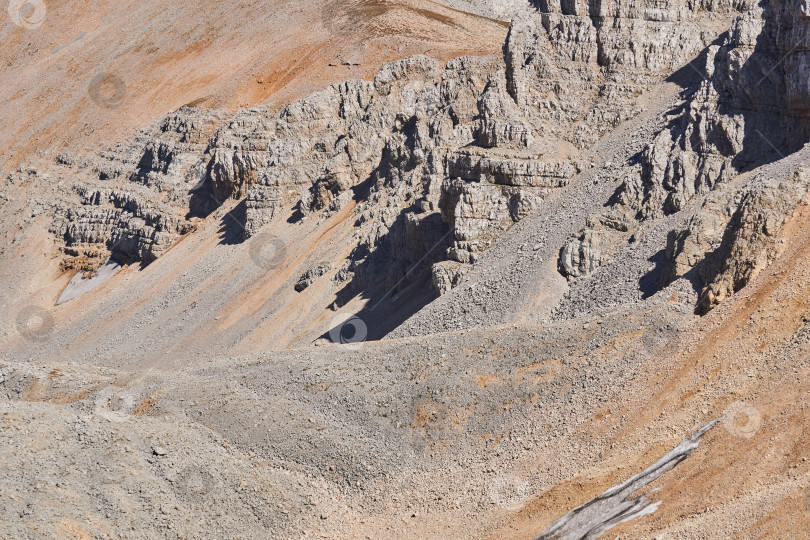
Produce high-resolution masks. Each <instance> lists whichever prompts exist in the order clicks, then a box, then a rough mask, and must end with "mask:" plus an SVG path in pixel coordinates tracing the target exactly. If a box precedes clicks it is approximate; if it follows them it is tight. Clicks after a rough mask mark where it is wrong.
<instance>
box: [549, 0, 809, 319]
mask: <svg viewBox="0 0 810 540" xmlns="http://www.w3.org/2000/svg"><path fill="white" fill-rule="evenodd" d="M728 7H729V6H725V7H723V6H720V9H719V11H718V12H722V11H723V10H725V9H727V8H728ZM736 7H737V8H740V9H742V10H743V13H742V14H741V15H739V16H738V17H736V18H735V19H734V20H733V22H732V24H731V28H730V30H729V31H728V33H727V34H725V35H724V36H723V37H722V39H721V40H719V41H718V42H716V43H715V44H713V45H711V46H710V47H708V48H707V49H706V52H705V55H704V56H703V57H701V58H699V59H698V60H696V61H695V62H693V63H692V64H691V68H689V69H690V70H691V74H692V75H694V74H698V73H705V78H704V80H703V81H698V82H697V83H696V85H695V86H694V87H693V89H692V90H691V93H689V92H690V91H689V90H687V93H686V94H685V96H684V101H683V103H682V105H681V107H679V108H678V109H676V110H675V111H673V113H672V116H671V121H670V123H669V126H668V127H667V128H666V129H664V130H663V131H661V132H660V133H659V134H658V135H657V136H656V137H655V139H654V140H653V141H652V142H650V143H649V144H647V146H646V148H645V149H644V150H643V152H642V153H641V154H640V155H639V163H640V166H639V174H638V175H630V176H628V177H627V179H626V180H625V182H624V185H623V187H622V189H621V191H620V194H619V197H618V200H617V202H616V204H614V207H613V208H612V209H611V210H610V211H611V212H613V213H621V214H624V215H625V216H628V218H630V219H631V225H630V229H631V230H632V229H636V228H638V227H639V226H640V225H641V224H643V223H644V222H646V221H648V220H656V219H660V218H663V217H665V216H669V215H673V214H676V213H678V212H681V211H684V210H686V209H687V208H689V205H690V204H691V203H692V202H693V201H695V200H699V198H701V197H702V198H703V203H702V207H701V208H700V209H699V210H698V211H697V212H696V213H695V214H694V215H693V216H692V217H691V218H690V219H689V220H688V221H687V222H686V223H685V224H684V225H683V226H679V227H678V228H677V229H675V230H672V231H671V233H670V235H669V239H668V242H667V248H666V263H665V265H664V269H663V274H662V276H661V286H667V285H669V284H670V283H672V282H673V281H674V280H676V279H678V278H680V277H684V276H687V275H691V276H692V277H691V278H690V279H692V280H693V281H694V282H695V284H696V286H698V287H700V288H701V290H702V293H701V299H700V301H699V307H698V311H699V312H702V313H703V312H706V311H707V310H708V309H710V306H713V305H716V304H717V303H719V302H720V301H722V299H724V298H726V297H727V296H729V295H730V294H731V293H732V292H734V291H736V290H739V288H740V287H742V286H743V285H744V284H745V283H747V282H748V281H749V280H750V274H752V273H755V269H756V268H759V267H760V266H761V265H762V264H765V260H764V259H763V260H761V261H759V262H756V263H755V262H752V261H751V257H750V256H749V254H748V251H750V250H754V251H756V252H757V253H760V254H761V253H763V251H762V248H761V246H760V247H759V248H757V247H754V246H752V245H749V244H746V247H738V248H737V249H732V248H731V247H730V243H734V242H733V241H732V240H731V239H732V238H738V237H739V236H740V235H742V236H744V237H745V238H747V239H748V241H750V242H753V243H754V244H755V245H757V246H759V245H760V244H761V243H762V240H756V239H754V237H757V236H758V235H759V234H760V233H754V232H745V229H746V228H747V227H749V226H750V227H754V228H755V229H756V230H759V229H760V228H761V227H759V225H752V224H750V223H747V222H745V221H744V219H747V218H742V217H741V216H742V215H745V216H752V215H760V213H762V212H765V213H767V214H769V215H770V214H772V213H773V212H772V211H770V210H768V208H770V207H771V206H774V205H776V206H777V207H778V208H779V209H780V210H778V211H776V214H779V215H783V214H784V213H785V212H787V210H786V209H785V208H783V207H782V205H783V204H784V205H787V206H788V207H790V208H793V207H795V205H796V204H797V201H796V200H794V199H795V197H793V196H792V195H791V196H788V195H785V197H787V198H786V199H785V200H784V202H782V203H779V204H777V203H776V202H775V200H774V198H775V197H776V196H775V195H774V194H773V193H774V188H772V187H771V188H769V187H768V185H767V182H766V181H765V179H760V180H759V181H752V182H751V183H749V184H747V185H746V186H745V187H743V188H740V187H731V186H729V185H728V182H729V181H730V180H731V179H733V178H735V177H736V176H737V175H738V174H740V173H741V172H743V171H745V170H747V169H750V168H752V167H756V166H758V165H761V164H763V163H766V162H768V161H773V160H775V159H778V158H782V157H784V156H785V155H787V154H790V153H792V152H794V151H796V150H797V149H799V148H801V146H802V145H803V144H804V143H805V142H807V141H808V140H810V134H809V133H808V131H807V125H808V124H807V120H806V118H807V115H808V113H807V111H808V104H810V101H808V91H807V85H806V84H804V83H801V82H800V81H806V80H807V73H808V68H807V64H806V58H805V57H806V54H805V53H804V52H803V51H805V50H806V49H807V46H808V41H807V40H808V38H807V30H808V24H810V19H808V18H807V16H806V15H805V12H806V11H807V9H806V6H805V4H804V3H803V2H785V3H782V2H779V3H775V2H773V3H763V4H762V5H752V4H741V5H739V6H736ZM690 20H694V17H693V18H692V19H690ZM687 75H689V72H687ZM794 181H795V179H794ZM759 182H764V183H763V184H762V185H759ZM796 185H797V186H798V187H797V189H799V190H800V191H801V189H802V186H803V183H802V182H798V181H797V184H796ZM784 187H785V189H787V186H784ZM759 190H765V193H771V195H770V196H765V195H759V196H756V197H755V196H754V195H751V194H752V193H760V191H759ZM787 192H788V193H793V189H792V188H791V189H787ZM777 198H778V197H777ZM780 200H781V199H780ZM746 201H748V202H746ZM735 216H736V217H735ZM751 219H755V221H756V218H751ZM741 220H742V221H741ZM774 220H776V221H774ZM775 222H781V218H779V219H777V218H775V217H774V216H773V215H771V223H772V225H773V223H775ZM778 228H779V227H778V226H776V225H773V226H772V227H771V229H778ZM752 235H753V236H752ZM762 235H764V236H770V235H767V234H764V233H762ZM620 241H621V237H619V236H616V237H614V242H613V245H616V244H617V243H619V242H620ZM738 241H739V242H741V241H742V240H738ZM594 246H598V247H594ZM610 246H611V242H610V241H609V240H608V241H606V240H605V239H604V238H603V237H602V236H600V235H599V233H598V231H597V230H595V229H592V228H586V230H585V231H584V232H583V233H582V235H581V241H580V244H579V245H576V244H573V243H572V244H569V245H568V246H566V247H564V248H563V249H562V251H561V254H562V256H561V260H560V269H561V272H562V273H563V274H565V275H567V276H570V277H580V276H583V275H586V274H588V273H591V272H593V271H594V270H596V268H598V267H599V266H601V265H602V264H603V263H604V262H605V261H606V260H607V259H608V258H609V257H605V256H604V255H603V252H604V251H610V250H611V248H610ZM572 254H578V255H579V258H578V259H577V258H575V257H573V255H572ZM763 257H765V258H766V259H767V256H765V255H763ZM583 261H584V262H583ZM577 263H579V264H577ZM720 267H723V268H727V270H725V271H720V270H719V269H718V268H720ZM742 268H746V269H747V270H742ZM693 269H695V270H696V273H695V272H692V270H693ZM690 272H692V273H691V274H690ZM719 274H725V277H719Z"/></svg>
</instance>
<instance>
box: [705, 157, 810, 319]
mask: <svg viewBox="0 0 810 540" xmlns="http://www.w3.org/2000/svg"><path fill="white" fill-rule="evenodd" d="M808 185H810V174H808V173H807V171H806V170H804V169H803V168H802V169H799V170H798V171H797V172H796V173H795V174H793V175H792V176H791V177H788V178H768V179H762V181H761V182H756V183H754V185H752V186H751V187H750V188H748V189H747V190H746V191H745V192H744V193H743V195H742V200H741V201H740V203H739V205H738V206H737V209H736V211H735V212H734V215H733V216H732V217H731V220H730V221H729V223H728V225H727V226H726V228H725V231H724V233H723V237H722V241H721V243H720V246H719V247H718V248H717V249H716V250H715V251H713V252H712V253H711V254H709V255H708V256H707V258H706V259H705V262H704V264H703V265H702V267H701V268H700V273H701V277H702V278H703V280H704V283H706V285H705V287H704V288H703V291H702V292H701V295H700V299H699V301H698V307H697V311H698V313H706V312H708V311H709V310H711V309H712V308H713V307H715V306H716V305H718V304H719V303H721V302H722V301H723V300H725V299H726V298H728V297H730V296H731V295H732V294H734V293H735V292H737V291H739V290H740V289H742V288H743V287H745V286H746V285H747V284H748V283H749V282H750V281H751V280H752V279H754V278H755V277H756V276H757V275H758V274H759V273H760V272H761V271H762V270H763V269H764V268H765V267H766V266H767V265H768V263H769V262H770V261H771V260H773V259H774V257H775V255H776V253H777V247H778V246H777V243H776V237H777V235H778V234H779V233H780V232H781V231H782V228H783V226H784V225H785V223H786V222H787V220H788V219H789V218H790V217H791V215H792V214H793V213H794V211H795V209H796V207H797V206H798V204H799V203H800V202H802V201H803V200H804V199H805V198H806V196H807V190H808Z"/></svg>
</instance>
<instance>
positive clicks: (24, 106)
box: [0, 0, 506, 175]
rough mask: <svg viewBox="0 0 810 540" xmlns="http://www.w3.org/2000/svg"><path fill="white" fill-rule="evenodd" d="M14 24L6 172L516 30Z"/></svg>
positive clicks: (303, 7) (367, 14) (94, 18)
mask: <svg viewBox="0 0 810 540" xmlns="http://www.w3.org/2000/svg"><path fill="white" fill-rule="evenodd" d="M12 4H14V3H12ZM32 5H33V4H32ZM30 9H31V6H29V7H28V8H26V13H27V14H28V16H30V17H33V19H32V21H33V22H34V23H35V24H34V26H37V24H38V23H39V18H38V17H39V13H38V12H36V11H34V12H29V11H30ZM12 11H13V9H12ZM3 15H4V17H3V19H2V25H3V26H2V28H0V41H2V43H3V48H2V51H0V66H2V67H0V69H2V72H0V93H2V95H3V96H6V99H4V100H3V103H2V104H0V125H2V126H3V127H2V128H1V130H0V155H2V156H3V163H2V164H0V169H1V171H0V172H3V174H4V175H5V174H6V173H7V172H8V171H9V170H10V169H11V168H12V167H15V166H16V165H17V162H18V160H19V159H20V158H22V157H24V156H26V155H29V154H32V153H33V152H34V151H44V152H46V153H47V155H48V156H50V157H53V156H55V155H56V153H58V152H59V151H61V150H63V149H65V148H70V149H73V150H76V149H78V148H82V147H84V146H85V145H91V146H92V147H98V146H100V145H103V144H109V142H110V141H116V140H120V139H122V138H124V137H125V136H128V135H129V134H130V133H132V132H133V131H134V130H136V129H138V128H140V127H142V126H145V125H147V124H149V123H151V122H153V121H155V120H157V119H158V118H161V117H162V116H164V115H165V114H166V113H167V112H169V111H171V110H174V109H177V108H179V107H180V106H182V105H185V104H188V103H195V104H197V105H202V106H206V107H214V108H224V109H228V110H232V111H233V110H236V109H237V108H238V107H244V106H249V105H255V104H258V103H268V104H271V105H278V104H281V103H286V102H288V101H291V100H292V99H295V98H300V97H302V96H305V95H307V94H308V93H310V92H312V91H314V90H318V89H321V88H323V87H325V86H326V85H328V84H331V83H334V82H338V81H342V80H344V79H347V78H361V77H369V76H373V75H374V73H376V71H377V69H378V68H379V66H380V65H382V64H383V63H384V62H386V61H390V60H393V59H396V58H402V57H404V56H407V55H409V54H416V53H422V54H430V55H433V56H436V57H438V58H444V59H449V58H453V57H456V56H461V55H463V54H490V53H492V52H496V51H498V50H499V49H500V45H501V42H502V40H503V37H504V36H505V33H506V28H505V26H504V24H505V23H497V22H495V21H493V20H489V19H486V18H482V17H478V16H473V15H468V14H465V13H463V12H460V11H457V10H454V9H450V8H447V7H445V6H444V5H442V4H441V3H437V2H431V1H427V0H401V1H388V0H382V1H374V2H369V1H366V0H350V1H329V2H322V1H310V0H306V1H304V2H301V1H287V0H266V1H260V2H255V1H239V2H203V1H197V2H169V3H166V2H158V1H138V2H135V1H124V2H111V1H107V0H86V1H82V2H79V3H76V2H48V3H47V9H46V11H45V15H44V20H43V21H42V22H41V25H40V26H38V27H37V28H34V29H27V28H24V27H21V26H17V25H14V24H13V23H12V21H11V19H10V17H8V16H5V15H7V14H6V13H5V10H4V13H3ZM103 75H109V76H110V78H108V79H104V78H98V77H99V76H103ZM94 89H95V90H96V94H93V90H94ZM93 95H96V96H97V99H96V100H95V101H94V100H93V97H92V96H93ZM98 98H100V99H98ZM23 111H24V112H23Z"/></svg>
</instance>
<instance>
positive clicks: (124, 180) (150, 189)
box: [51, 108, 225, 271]
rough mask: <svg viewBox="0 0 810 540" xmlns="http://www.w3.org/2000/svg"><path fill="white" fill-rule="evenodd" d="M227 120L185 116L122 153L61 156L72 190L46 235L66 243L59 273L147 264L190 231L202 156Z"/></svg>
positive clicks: (211, 114) (212, 114)
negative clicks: (113, 263)
mask: <svg viewBox="0 0 810 540" xmlns="http://www.w3.org/2000/svg"><path fill="white" fill-rule="evenodd" d="M224 118H225V115H224V114H223V113H220V112H218V111H203V110H199V109H192V108H183V109H180V110H178V111H176V112H174V113H172V114H171V115H169V116H168V117H166V118H165V119H164V120H163V121H162V122H161V123H160V124H159V125H157V126H155V127H154V128H149V129H146V130H144V131H142V132H141V133H139V134H138V135H137V136H136V137H135V139H134V140H133V141H132V142H131V143H130V144H127V145H119V146H117V147H116V148H114V149H113V150H110V151H108V152H102V153H100V154H98V155H91V156H88V157H85V158H78V157H76V156H70V155H67V154H62V155H60V156H59V157H58V158H57V166H56V168H57V170H56V174H57V175H58V176H59V177H60V178H68V179H70V182H69V184H68V185H70V186H71V188H69V190H65V191H62V192H61V193H60V196H59V198H58V199H57V200H56V202H54V203H52V212H53V216H54V217H53V223H52V226H51V231H52V232H53V233H54V234H55V235H56V236H57V237H58V238H60V239H61V240H62V241H63V242H64V247H63V251H64V253H65V255H66V258H65V259H64V261H63V267H65V268H75V269H80V270H84V271H94V270H95V269H96V268H98V267H99V266H100V265H101V264H103V263H104V262H105V261H106V260H107V259H108V258H109V257H110V256H111V255H112V256H114V257H116V258H117V259H119V260H120V261H121V262H134V261H144V262H145V263H149V262H151V261H153V260H155V259H157V258H158V257H160V255H162V254H163V253H164V252H165V251H166V250H167V249H169V248H170V247H171V246H172V245H173V244H174V243H175V242H176V241H177V240H178V239H179V238H180V237H181V236H182V235H184V234H187V233H189V232H191V231H192V230H193V229H194V227H195V225H194V223H193V219H191V214H192V213H193V210H194V208H195V206H196V207H200V206H201V207H203V208H211V207H213V206H212V203H211V201H208V200H206V199H204V198H203V199H202V200H197V201H195V198H196V197H195V193H196V192H195V189H196V188H197V187H198V186H199V185H200V183H201V182H202V180H203V178H204V176H205V163H204V162H203V161H202V160H201V156H202V155H203V152H204V151H205V148H206V146H207V144H208V138H209V137H210V136H211V135H212V134H213V132H214V130H216V128H217V127H218V126H219V125H220V123H221V122H222V120H223V119H224Z"/></svg>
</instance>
